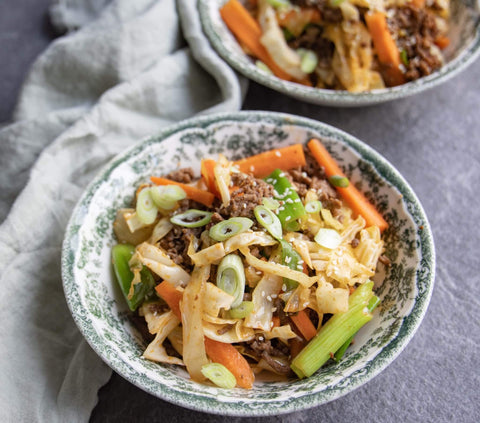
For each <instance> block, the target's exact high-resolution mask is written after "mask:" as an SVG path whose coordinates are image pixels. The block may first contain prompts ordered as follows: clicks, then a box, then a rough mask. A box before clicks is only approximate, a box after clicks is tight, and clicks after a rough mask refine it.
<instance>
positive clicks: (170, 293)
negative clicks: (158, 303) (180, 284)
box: [155, 281, 183, 320]
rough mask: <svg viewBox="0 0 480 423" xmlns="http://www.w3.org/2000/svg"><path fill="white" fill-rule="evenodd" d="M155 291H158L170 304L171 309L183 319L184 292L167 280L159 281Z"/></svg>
mask: <svg viewBox="0 0 480 423" xmlns="http://www.w3.org/2000/svg"><path fill="white" fill-rule="evenodd" d="M155 291H157V294H158V295H159V296H160V297H162V298H163V300H164V301H165V302H166V303H167V304H168V306H169V307H170V310H172V311H173V313H174V314H175V316H177V317H178V318H179V319H180V320H181V319H182V312H181V311H180V300H181V299H182V298H183V294H182V293H181V292H180V291H178V290H177V289H176V288H175V287H174V286H173V285H172V284H171V283H170V282H167V281H163V282H162V283H159V284H158V285H157V286H156V287H155Z"/></svg>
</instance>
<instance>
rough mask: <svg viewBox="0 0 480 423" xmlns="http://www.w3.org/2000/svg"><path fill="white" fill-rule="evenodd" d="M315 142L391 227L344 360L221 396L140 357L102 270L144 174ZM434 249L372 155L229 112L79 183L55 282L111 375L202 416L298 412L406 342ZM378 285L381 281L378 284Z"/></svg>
mask: <svg viewBox="0 0 480 423" xmlns="http://www.w3.org/2000/svg"><path fill="white" fill-rule="evenodd" d="M312 137H316V138H319V139H321V140H322V142H323V143H324V145H325V146H326V147H327V148H328V149H329V150H330V152H331V153H332V155H333V156H334V157H335V158H336V159H337V161H338V162H339V164H340V165H341V166H342V168H343V169H344V170H345V172H346V174H347V175H348V176H349V178H350V180H351V182H352V183H354V184H355V185H356V186H357V188H359V189H360V190H361V191H362V192H363V193H364V194H365V195H366V196H367V197H368V198H369V199H370V200H371V201H372V202H373V203H374V204H375V206H376V207H377V208H378V210H379V211H381V213H382V214H383V216H384V217H385V218H386V220H387V221H388V223H389V228H388V229H387V230H386V231H385V232H384V240H385V247H386V252H385V253H386V255H387V256H388V257H389V258H390V260H391V262H392V263H391V266H389V267H388V268H384V267H381V268H380V269H379V272H378V274H377V278H376V279H375V285H376V288H375V290H376V293H377V295H378V296H379V297H380V298H381V299H382V306H381V307H380V308H379V309H377V310H376V311H375V313H374V318H373V320H372V321H371V322H369V323H368V325H366V326H364V327H363V328H362V329H361V331H360V332H359V333H358V335H357V336H356V338H355V344H354V345H352V346H351V347H350V348H349V349H348V350H347V353H346V355H345V357H344V359H343V360H342V361H341V362H340V363H338V364H335V365H329V366H326V367H324V368H322V369H320V370H319V371H318V372H316V373H315V374H314V375H313V376H312V377H310V378H308V379H304V380H291V381H288V382H287V381H284V382H278V381H260V380H259V381H256V382H255V385H254V387H253V389H251V390H243V389H239V388H235V389H231V390H227V389H220V388H216V387H213V386H207V385H201V384H198V383H195V382H193V381H191V380H190V379H189V377H188V374H187V373H186V372H185V370H184V369H183V368H181V367H176V366H172V365H163V364H158V363H154V362H151V361H147V360H145V359H143V358H142V353H143V351H144V349H145V347H146V345H145V344H144V341H143V340H142V338H141V336H140V334H139V333H138V332H137V330H136V329H135V328H134V327H133V326H132V325H131V323H130V321H129V319H128V317H127V316H128V311H127V306H126V304H125V301H124V298H123V297H122V294H121V292H120V290H119V288H118V287H117V283H116V281H115V279H114V275H113V271H112V269H111V262H110V250H111V247H112V246H113V245H114V244H115V243H116V241H115V237H114V234H113V229H112V224H113V221H114V219H115V215H116V211H117V209H119V208H121V207H125V206H127V205H128V204H130V203H131V200H132V197H133V195H134V192H135V188H136V187H137V186H138V185H139V184H140V183H142V182H145V181H148V180H149V176H150V175H161V174H164V173H166V172H169V171H172V170H174V169H175V168H177V166H182V167H184V166H192V167H193V168H194V169H195V170H196V171H197V174H199V167H200V159H201V158H202V157H208V156H210V157H216V155H217V154H218V153H223V154H225V155H226V156H227V157H228V158H230V159H238V158H241V157H246V156H250V155H253V154H256V153H259V152H261V151H265V150H269V149H271V148H273V147H282V146H286V145H289V144H294V143H305V142H307V141H308V140H310V139H311V138H312ZM434 271H435V250H434V245H433V239H432V234H431V230H430V226H429V224H428V221H427V217H426V216H425V213H424V211H423V209H422V206H421V204H420V202H419V200H418V199H417V197H416V196H415V194H414V192H413V191H412V189H411V188H410V186H409V185H408V183H407V182H406V181H405V179H404V178H403V177H402V176H401V175H400V174H399V173H398V171H397V170H395V169H394V167H393V166H392V165H391V164H390V163H388V162H387V161H386V160H385V159H384V158H383V157H381V156H380V155H379V154H378V153H376V152H375V151H374V150H372V149H371V148H370V147H368V146H367V145H365V144H364V143H362V142H361V141H359V140H357V139H356V138H354V137H352V136H351V135H348V134H346V133H345V132H342V131H340V130H338V129H336V128H333V127H331V126H328V125H325V124H323V123H320V122H317V121H314V120H310V119H305V118H301V117H297V116H293V115H286V114H279V113H267V112H238V113H229V114H218V115H211V116H205V117H198V118H194V119H190V120H187V121H184V122H182V123H179V124H177V125H174V126H171V127H169V128H168V129H165V130H164V131H162V132H161V133H160V134H158V135H157V136H154V137H152V138H149V139H147V140H144V141H143V142H141V143H139V144H137V145H135V146H133V147H132V148H130V149H129V150H127V151H126V152H124V153H123V154H120V155H119V156H117V157H116V158H114V159H113V160H112V161H111V162H110V163H109V164H108V165H107V166H106V167H105V168H104V169H103V170H102V171H101V172H100V174H99V175H98V176H97V177H96V178H95V179H94V181H93V182H92V183H91V184H90V185H89V186H88V188H87V189H86V191H85V193H84V194H83V196H82V198H81V199H80V201H79V203H78V204H77V206H76V207H75V209H74V211H73V214H72V217H71V219H70V222H69V224H68V227H67V231H66V236H65V240H64V244H63V251H62V278H63V287H64V291H65V296H66V299H67V302H68V305H69V308H70V310H71V313H72V315H73V318H74V320H75V322H76V324H77V326H78V328H79V329H80V331H81V332H82V334H83V335H84V336H85V338H86V340H87V341H88V343H89V344H90V345H91V346H92V348H93V349H94V350H95V351H96V352H97V353H98V355H99V356H100V357H101V358H102V359H103V360H104V361H105V362H106V363H107V364H108V365H109V366H110V367H111V368H112V369H113V370H115V371H116V372H117V373H119V374H120V375H122V376H123V377H124V378H125V379H127V380H129V381H130V382H131V383H133V384H135V385H137V386H138V387H140V388H141V389H143V390H145V391H147V392H149V393H150V394H153V395H156V396H157V397H159V398H162V399H164V400H166V401H170V402H172V403H175V404H177V405H180V406H183V407H186V408H191V409H195V410H199V411H203V412H208V413H215V414H224V415H238V416H262V415H278V414H281V413H288V412H293V411H296V410H302V409H306V408H310V407H314V406H318V405H320V404H323V403H326V402H328V401H331V400H333V399H335V398H338V397H340V396H342V395H345V394H346V393H348V392H350V391H352V390H353V389H355V388H357V387H359V386H360V385H362V384H364V383H366V382H367V381H369V380H370V379H372V378H373V377H374V376H375V375H377V374H378V373H379V372H381V371H382V370H383V369H384V368H385V367H386V366H387V365H388V364H389V363H391V362H392V361H393V360H394V358H395V357H397V356H398V354H400V352H401V351H402V350H403V348H404V347H405V346H406V345H407V343H408V342H409V341H410V339H411V338H412V336H413V335H414V333H415V331H416V329H417V328H418V326H419V325H420V322H421V320H422V318H423V316H424V314H425V312H426V310H427V306H428V302H429V300H430V296H431V293H432V289H433V282H434ZM382 280H383V282H382Z"/></svg>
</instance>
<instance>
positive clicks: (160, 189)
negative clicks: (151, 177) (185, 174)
mask: <svg viewBox="0 0 480 423" xmlns="http://www.w3.org/2000/svg"><path fill="white" fill-rule="evenodd" d="M150 192H151V195H152V199H153V202H154V203H155V205H156V206H157V207H158V208H161V209H164V210H171V209H173V208H174V207H175V206H176V204H177V201H179V200H183V199H184V198H186V197H187V194H186V193H185V191H184V190H183V189H182V188H181V187H179V186H177V185H160V186H155V187H152V188H150Z"/></svg>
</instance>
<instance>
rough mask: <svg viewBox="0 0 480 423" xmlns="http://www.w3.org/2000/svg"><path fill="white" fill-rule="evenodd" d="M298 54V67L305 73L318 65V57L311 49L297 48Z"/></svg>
mask: <svg viewBox="0 0 480 423" xmlns="http://www.w3.org/2000/svg"><path fill="white" fill-rule="evenodd" d="M297 53H298V55H299V56H300V69H302V71H303V72H305V73H312V72H313V71H314V70H315V68H316V67H317V65H318V57H317V55H316V54H315V53H314V52H313V51H312V50H307V49H304V48H299V49H297Z"/></svg>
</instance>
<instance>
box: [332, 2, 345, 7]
mask: <svg viewBox="0 0 480 423" xmlns="http://www.w3.org/2000/svg"><path fill="white" fill-rule="evenodd" d="M343 2H344V0H330V7H338V6H340V5H341V4H342V3H343Z"/></svg>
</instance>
